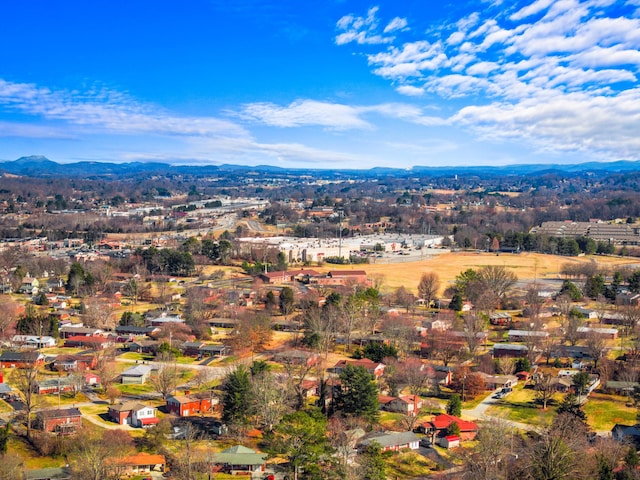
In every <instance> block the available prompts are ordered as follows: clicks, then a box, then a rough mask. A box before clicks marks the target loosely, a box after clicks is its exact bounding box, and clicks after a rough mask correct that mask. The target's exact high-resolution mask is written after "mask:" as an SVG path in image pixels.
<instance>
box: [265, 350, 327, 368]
mask: <svg viewBox="0 0 640 480" xmlns="http://www.w3.org/2000/svg"><path fill="white" fill-rule="evenodd" d="M319 358H320V356H319V355H318V354H317V353H313V352H309V351H307V350H295V349H294V350H284V351H282V352H278V353H276V354H274V355H273V361H274V362H278V363H284V364H287V365H306V366H307V367H312V366H314V365H316V364H317V363H318V360H319Z"/></svg>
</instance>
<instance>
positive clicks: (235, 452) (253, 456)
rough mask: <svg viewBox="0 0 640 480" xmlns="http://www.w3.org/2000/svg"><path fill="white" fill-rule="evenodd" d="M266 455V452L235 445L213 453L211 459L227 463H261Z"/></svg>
mask: <svg viewBox="0 0 640 480" xmlns="http://www.w3.org/2000/svg"><path fill="white" fill-rule="evenodd" d="M267 456H268V455H267V454H266V453H258V452H256V451H255V450H251V449H250V448H247V447H244V446H242V445H236V446H235V447H231V448H227V449H226V450H223V451H222V452H220V453H217V454H215V455H214V456H213V461H214V462H215V463H224V464H227V465H262V464H263V463H264V462H265V460H266V459H267Z"/></svg>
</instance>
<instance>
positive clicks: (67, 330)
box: [59, 325, 103, 338]
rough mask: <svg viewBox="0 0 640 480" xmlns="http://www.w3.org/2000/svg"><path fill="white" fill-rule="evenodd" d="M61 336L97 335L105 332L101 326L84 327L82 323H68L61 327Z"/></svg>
mask: <svg viewBox="0 0 640 480" xmlns="http://www.w3.org/2000/svg"><path fill="white" fill-rule="evenodd" d="M59 332H60V338H70V337H96V336H98V335H101V334H102V333H103V331H102V330H100V329H99V328H93V327H83V326H82V325H78V326H76V325H67V326H65V327H62V328H60V330H59Z"/></svg>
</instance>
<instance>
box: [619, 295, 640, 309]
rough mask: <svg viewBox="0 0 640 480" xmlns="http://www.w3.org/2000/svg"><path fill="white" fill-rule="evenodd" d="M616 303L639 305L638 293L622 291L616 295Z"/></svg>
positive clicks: (639, 296) (639, 297)
mask: <svg viewBox="0 0 640 480" xmlns="http://www.w3.org/2000/svg"><path fill="white" fill-rule="evenodd" d="M616 305H633V306H636V307H637V306H638V305H640V293H632V292H624V293H619V294H618V295H616Z"/></svg>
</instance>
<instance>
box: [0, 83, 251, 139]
mask: <svg viewBox="0 0 640 480" xmlns="http://www.w3.org/2000/svg"><path fill="white" fill-rule="evenodd" d="M0 105H4V106H5V107H6V108H8V109H11V110H15V111H19V112H22V113H24V114H27V115H31V116H38V117H41V118H43V119H46V120H51V121H62V122H64V123H66V124H69V125H74V126H82V127H85V128H92V129H94V130H96V131H100V132H104V133H119V134H132V135H133V134H139V133H149V134H159V135H195V136H215V135H233V136H244V135H246V134H247V132H246V131H245V130H244V129H242V128H241V127H240V126H239V125H236V124H234V123H232V122H229V121H226V120H220V119H217V118H212V117H181V116H175V115H171V114H170V113H168V112H165V111H162V110H160V109H158V108H156V107H153V106H151V105H144V104H140V103H137V102H135V101H133V100H132V99H130V98H128V97H127V96H126V95H123V94H121V93H119V92H114V91H109V90H105V89H94V90H92V91H89V92H82V93H79V92H67V91H52V90H49V89H47V88H41V87H37V86H35V85H33V84H26V83H11V82H7V81H5V80H2V79H0Z"/></svg>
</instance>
